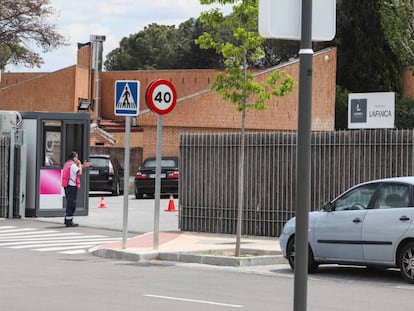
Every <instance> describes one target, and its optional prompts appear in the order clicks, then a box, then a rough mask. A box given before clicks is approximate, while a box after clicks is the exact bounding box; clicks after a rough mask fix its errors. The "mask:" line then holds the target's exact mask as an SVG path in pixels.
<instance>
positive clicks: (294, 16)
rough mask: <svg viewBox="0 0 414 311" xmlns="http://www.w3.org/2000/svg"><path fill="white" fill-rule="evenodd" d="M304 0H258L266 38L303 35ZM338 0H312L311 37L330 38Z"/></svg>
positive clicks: (295, 38)
mask: <svg viewBox="0 0 414 311" xmlns="http://www.w3.org/2000/svg"><path fill="white" fill-rule="evenodd" d="M301 21H302V0H259V33H260V35H261V36H263V37H265V38H278V39H292V40H300V39H301V24H302V23H301ZM335 30H336V0H313V1H312V40H313V41H331V40H332V39H333V38H334V37H335Z"/></svg>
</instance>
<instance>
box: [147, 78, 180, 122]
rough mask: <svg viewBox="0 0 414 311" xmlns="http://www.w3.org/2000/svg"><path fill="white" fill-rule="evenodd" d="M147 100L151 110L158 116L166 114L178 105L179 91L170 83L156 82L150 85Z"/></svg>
mask: <svg viewBox="0 0 414 311" xmlns="http://www.w3.org/2000/svg"><path fill="white" fill-rule="evenodd" d="M145 98H146V101H147V105H148V107H149V109H151V110H152V111H154V112H155V113H158V114H166V113H169V112H171V111H172V110H173V109H174V107H175V105H176V103H177V91H176V90H175V87H174V85H173V84H172V83H171V82H170V81H168V80H161V79H160V80H155V81H152V82H151V83H150V85H148V87H147V91H146V94H145Z"/></svg>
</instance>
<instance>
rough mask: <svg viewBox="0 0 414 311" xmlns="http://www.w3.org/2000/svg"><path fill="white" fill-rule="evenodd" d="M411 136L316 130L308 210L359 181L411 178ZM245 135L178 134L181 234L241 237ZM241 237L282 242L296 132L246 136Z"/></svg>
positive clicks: (290, 211) (292, 193) (290, 205)
mask: <svg viewBox="0 0 414 311" xmlns="http://www.w3.org/2000/svg"><path fill="white" fill-rule="evenodd" d="M413 133H414V132H413V131H412V130H352V131H339V132H318V133H313V134H312V142H311V152H312V161H311V187H312V188H311V191H312V193H311V210H316V209H319V208H320V207H321V205H322V204H323V203H324V202H326V201H329V200H331V199H333V198H335V197H336V196H337V195H339V194H340V193H341V192H343V191H344V190H345V189H347V188H349V187H350V186H353V185H355V184H357V183H360V182H363V181H367V180H370V179H376V178H386V177H393V176H407V175H413ZM239 150H240V134H238V133H234V134H191V133H186V134H182V135H181V136H180V170H181V171H180V215H179V224H180V228H181V230H183V231H195V232H212V233H231V234H234V233H235V232H236V217H237V216H236V215H237V208H238V202H237V201H238V162H239ZM244 170H245V171H244V194H243V195H244V204H243V228H242V234H245V235H255V236H279V234H280V232H281V230H282V227H283V225H284V223H285V222H286V221H287V220H288V219H289V218H291V217H292V216H294V215H295V200H296V133H282V132H267V133H247V134H246V142H245V167H244Z"/></svg>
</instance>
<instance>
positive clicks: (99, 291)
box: [0, 248, 414, 311]
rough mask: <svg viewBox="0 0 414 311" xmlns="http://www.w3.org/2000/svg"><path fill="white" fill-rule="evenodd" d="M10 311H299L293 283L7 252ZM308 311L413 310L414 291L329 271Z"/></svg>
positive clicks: (367, 275)
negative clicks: (294, 301)
mask: <svg viewBox="0 0 414 311" xmlns="http://www.w3.org/2000/svg"><path fill="white" fill-rule="evenodd" d="M1 254H2V255H1V256H0V273H1V279H2V282H1V283H0V299H1V304H2V306H3V307H5V310H10V311H24V310H32V309H33V308H36V309H38V310H42V311H55V310H63V311H64V310H68V311H69V310H77V311H83V310H88V311H89V310H100V311H105V310H111V311H113V310H123V311H128V310H131V311H132V310H134V311H136V310H138V311H140V310H142V311H147V310H151V311H158V310H160V311H161V310H162V311H165V310H168V311H186V310H189V311H190V310H191V311H193V310H197V311H204V310H235V309H242V310H249V311H256V310H257V311H266V310H269V311H270V310H293V303H292V299H293V298H292V297H293V275H292V273H291V272H290V271H289V269H288V268H287V267H286V266H285V265H284V266H278V267H275V268H274V270H268V272H271V273H267V274H260V273H253V272H248V271H245V273H242V272H240V271H235V270H232V269H227V268H218V267H206V266H202V265H195V264H173V263H166V262H156V261H154V262H147V263H142V264H137V263H131V262H123V261H114V260H107V259H102V258H98V257H93V256H91V255H89V254H61V253H58V252H47V253H46V252H36V251H33V250H29V249H9V248H2V249H1ZM308 288H309V291H308V310H310V311H325V310H326V311H332V310H335V311H352V310H356V311H357V310H376V311H389V310H393V311H396V310H411V308H412V295H413V289H414V287H412V286H409V285H407V284H405V283H404V281H402V280H401V279H400V277H399V275H398V273H397V272H393V271H391V272H390V271H387V272H379V273H372V272H370V271H368V270H366V269H362V270H361V269H349V268H339V269H338V268H335V269H333V268H323V269H322V270H321V272H320V273H319V274H317V275H314V276H311V277H310V279H309V285H308Z"/></svg>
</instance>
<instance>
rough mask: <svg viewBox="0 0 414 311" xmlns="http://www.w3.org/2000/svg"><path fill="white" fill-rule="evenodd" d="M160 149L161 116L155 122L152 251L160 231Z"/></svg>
mask: <svg viewBox="0 0 414 311" xmlns="http://www.w3.org/2000/svg"><path fill="white" fill-rule="evenodd" d="M161 149H162V115H161V114H159V115H158V122H157V152H156V167H155V202H154V242H153V249H154V250H157V249H158V240H159V231H160V193H161Z"/></svg>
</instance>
